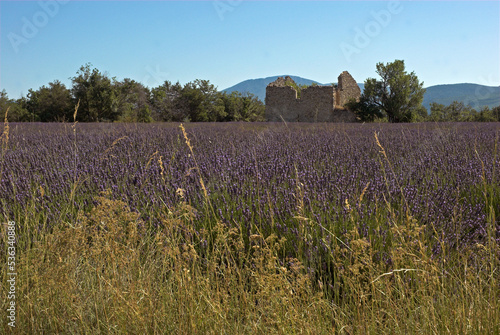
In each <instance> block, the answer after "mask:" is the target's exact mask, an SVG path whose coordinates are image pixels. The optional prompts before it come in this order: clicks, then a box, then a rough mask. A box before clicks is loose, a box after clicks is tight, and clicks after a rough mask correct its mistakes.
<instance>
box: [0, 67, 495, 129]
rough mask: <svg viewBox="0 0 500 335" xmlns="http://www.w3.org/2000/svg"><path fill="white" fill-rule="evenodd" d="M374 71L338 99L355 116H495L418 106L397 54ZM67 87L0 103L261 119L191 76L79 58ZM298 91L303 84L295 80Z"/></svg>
mask: <svg viewBox="0 0 500 335" xmlns="http://www.w3.org/2000/svg"><path fill="white" fill-rule="evenodd" d="M376 73H377V74H378V75H379V76H380V79H374V78H368V79H367V80H366V81H365V88H364V91H363V94H362V95H361V97H360V99H358V100H350V101H349V102H348V103H347V104H346V105H345V106H344V107H345V108H347V109H349V110H351V111H352V112H354V113H355V114H356V117H357V119H358V120H359V121H361V122H375V121H387V122H423V121H432V122H444V121H459V122H467V121H473V122H490V121H500V106H498V107H495V108H492V109H490V108H489V107H482V108H481V109H480V110H475V109H473V108H472V107H470V106H468V105H464V104H463V103H462V102H457V101H455V102H453V103H451V104H450V105H449V106H445V105H442V104H438V103H431V105H430V112H429V113H428V112H427V109H426V108H425V107H424V106H422V101H423V98H424V93H425V89H424V88H423V82H420V81H419V80H418V77H417V76H416V74H415V73H414V72H411V73H407V72H406V70H405V64H404V61H403V60H395V61H394V62H392V63H387V64H383V63H378V64H377V65H376ZM71 83H72V86H71V88H67V87H66V86H65V85H64V84H62V83H61V82H60V81H58V80H56V81H54V82H51V83H49V84H48V86H42V87H40V88H39V89H38V90H33V89H30V90H29V91H28V94H27V96H26V97H21V98H19V99H17V100H14V99H9V98H8V96H7V93H6V92H5V90H3V91H2V92H0V111H2V112H3V113H4V112H5V110H7V108H9V120H10V121H13V122H16V121H17V122H23V121H41V122H57V121H60V122H64V121H74V120H73V115H74V108H75V105H77V104H79V108H78V113H77V118H76V121H80V122H113V121H122V122H152V121H173V122H188V121H192V122H223V121H265V106H264V104H263V103H262V102H261V101H260V100H259V99H258V98H257V97H256V96H254V95H252V94H250V93H246V94H241V93H239V92H232V93H226V92H219V91H218V90H217V88H216V87H215V86H214V85H212V84H211V83H210V82H209V81H208V80H200V79H196V80H194V81H193V82H189V83H187V84H185V85H184V86H182V85H181V84H179V82H177V83H175V84H172V83H171V82H170V81H165V82H164V83H163V84H162V85H160V86H158V87H154V88H151V89H150V88H148V87H145V86H144V85H142V84H141V83H139V82H137V81H134V80H132V79H129V78H126V79H124V80H122V81H118V80H116V78H110V77H109V76H107V75H106V74H103V73H101V72H100V71H99V70H98V69H96V68H92V65H91V64H86V65H84V66H81V67H80V69H79V70H78V72H77V73H76V75H75V76H74V77H72V78H71ZM295 88H296V89H297V91H298V92H300V90H301V89H302V88H304V87H302V86H298V85H296V87H295Z"/></svg>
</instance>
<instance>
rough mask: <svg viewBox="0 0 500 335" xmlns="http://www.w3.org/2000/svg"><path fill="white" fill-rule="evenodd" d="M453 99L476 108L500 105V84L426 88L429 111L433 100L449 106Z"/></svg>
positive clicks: (426, 106)
mask: <svg viewBox="0 0 500 335" xmlns="http://www.w3.org/2000/svg"><path fill="white" fill-rule="evenodd" d="M453 101H461V102H463V103H464V104H465V105H470V106H471V107H472V108H474V109H476V110H478V109H480V108H481V107H483V106H488V107H490V108H492V107H496V106H499V105H500V86H484V85H478V84H451V85H436V86H430V87H427V89H426V92H425V95H424V102H423V105H424V107H425V108H427V110H428V111H429V109H430V104H431V102H437V103H439V104H443V105H445V106H447V105H449V104H451V103H452V102H453Z"/></svg>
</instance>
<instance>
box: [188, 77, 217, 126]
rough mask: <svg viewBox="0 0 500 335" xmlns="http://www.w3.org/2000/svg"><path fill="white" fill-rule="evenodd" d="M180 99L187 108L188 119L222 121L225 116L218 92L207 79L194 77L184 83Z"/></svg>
mask: <svg viewBox="0 0 500 335" xmlns="http://www.w3.org/2000/svg"><path fill="white" fill-rule="evenodd" d="M180 99H181V101H182V103H183V104H184V106H186V107H187V109H188V117H189V120H190V121H193V122H207V121H208V122H215V121H223V120H224V117H225V116H226V114H225V111H224V104H223V101H222V99H221V98H220V94H219V92H217V88H216V87H215V86H214V85H212V84H210V82H209V81H208V80H200V79H196V80H195V81H194V82H190V83H187V84H186V85H184V87H183V89H182V92H181V97H180Z"/></svg>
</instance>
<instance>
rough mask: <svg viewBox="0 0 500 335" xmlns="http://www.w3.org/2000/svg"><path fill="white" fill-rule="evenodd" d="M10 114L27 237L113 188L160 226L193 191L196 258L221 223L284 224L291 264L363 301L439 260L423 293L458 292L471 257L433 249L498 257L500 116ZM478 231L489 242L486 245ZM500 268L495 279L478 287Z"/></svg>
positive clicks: (276, 227) (12, 189)
mask: <svg viewBox="0 0 500 335" xmlns="http://www.w3.org/2000/svg"><path fill="white" fill-rule="evenodd" d="M8 127H9V128H8V131H7V133H5V132H4V136H3V142H2V159H1V161H0V163H1V166H0V178H1V183H0V206H1V207H0V213H1V215H2V217H3V218H4V220H9V221H14V222H16V224H17V225H18V227H19V228H18V234H19V235H20V236H22V237H23V238H20V242H19V246H18V247H19V248H21V249H26V250H27V249H30V248H31V247H30V245H31V244H32V243H35V242H36V240H38V239H43V236H45V235H46V234H50V233H51V232H52V231H54V230H56V228H57V227H62V226H69V227H73V226H74V224H75V222H78V220H80V219H78V218H81V215H82V213H89V212H90V211H91V210H92V209H93V208H96V206H99V203H100V202H102V198H99V196H100V195H102V194H106V196H107V197H109V198H110V199H113V200H117V201H122V202H123V203H125V204H127V205H128V206H129V208H130V211H131V212H133V213H138V219H137V220H138V221H137V222H140V225H143V226H146V227H147V228H148V229H149V230H148V231H155V230H158V231H160V230H162V229H166V228H165V218H166V217H172V215H173V214H172V213H178V209H179V204H181V203H182V204H185V207H183V208H189V210H188V212H189V213H185V214H182V215H180V216H179V218H181V219H179V220H181V221H180V222H182V224H180V228H179V229H180V231H181V233H180V234H181V235H179V236H183V237H182V240H183V241H188V242H185V243H184V242H183V243H184V244H186V245H190V248H191V246H192V247H193V248H194V249H193V250H195V251H193V252H195V254H196V255H197V256H196V257H194V258H193V260H194V259H198V257H201V258H202V259H203V257H206V258H207V259H208V258H209V257H211V256H210V255H212V254H214V252H213V250H215V249H216V247H214V245H215V244H216V240H217V239H216V238H215V237H213V235H212V237H213V238H210V236H211V235H210V234H211V233H210V232H212V231H213V232H217V234H221V232H220V229H221V225H222V227H225V229H227V231H229V232H234V231H237V232H239V234H240V235H241V239H242V243H243V244H244V246H243V247H242V248H243V249H244V250H247V252H248V253H249V254H251V253H252V252H254V251H255V250H256V249H255V247H256V240H258V238H259V236H260V237H262V238H266V237H268V236H276V238H280V239H281V240H280V241H282V247H280V250H279V252H278V254H279V257H278V262H279V264H280V266H283V267H284V268H283V269H285V268H293V267H294V265H293V264H292V263H293V262H297V261H299V262H300V264H303V265H304V271H305V273H306V274H307V276H308V278H311V279H312V281H311V283H312V285H313V286H314V287H316V289H318V290H320V291H323V292H324V293H325V294H326V297H328V299H331V300H330V301H333V302H334V303H336V304H339V305H340V306H342V304H347V305H349V306H353V311H359V307H356V306H358V305H357V304H358V303H360V302H363V303H366V302H367V301H369V300H366V299H368V298H366V297H372V298H371V299H372V300H371V301H372V303H373V301H376V299H375V297H376V294H379V293H377V292H382V291H381V290H382V289H383V287H386V286H380V287H375V284H374V283H376V284H377V285H378V284H380V285H389V284H387V283H382V280H381V279H380V278H382V277H383V278H386V277H385V276H389V275H391V276H395V274H396V273H399V272H398V271H403V270H404V274H405V276H406V277H401V278H403V282H404V283H406V284H405V285H409V286H410V287H411V285H416V284H412V283H416V282H419V281H420V280H424V279H421V278H420V277H418V276H416V275H415V276H413V275H411V274H408V275H406V272H407V271H410V270H412V271H417V270H418V271H422V272H423V273H427V274H429V275H428V277H425V283H424V282H422V283H421V284H422V285H423V286H419V285H416V286H415V287H416V291H415V292H418V293H419V294H422V288H423V287H431V286H429V285H430V284H426V283H427V281H428V280H429V281H430V280H431V279H432V278H440V279H436V280H438V281H439V283H440V284H439V283H438V284H436V285H437V286H435V287H438V288H439V287H444V284H443V283H444V279H443V278H448V277H449V278H453V283H452V284H450V285H451V286H450V288H449V290H450V291H453V290H455V291H456V290H457V287H459V289H460V287H461V286H460V280H465V282H466V281H467V280H468V279H467V278H468V277H465V278H466V279H459V280H458V281H457V282H458V283H459V284H458V285H459V286H455V283H454V282H455V281H456V280H455V279H457V278H462V277H461V276H462V275H460V274H459V272H460V271H462V270H463V269H462V270H457V272H456V273H455V272H453V271H455V270H456V269H460V266H462V265H460V266H459V267H455V268H449V269H448V270H446V271H450V273H448V272H446V271H445V270H443V269H445V268H444V267H443V269H441V268H440V269H439V270H436V269H437V267H436V265H434V264H442V265H443V266H444V264H450V263H453V257H454V256H453V255H457V256H456V257H455V259H457V261H456V262H460V264H462V263H463V262H464V260H465V262H466V263H464V264H466V265H464V266H465V267H464V268H465V269H468V266H469V264H470V265H472V266H473V267H474V266H476V268H477V269H479V270H478V271H483V270H481V269H483V268H484V264H485V263H484V262H483V261H481V257H486V256H488V257H498V256H500V255H498V253H497V251H498V245H500V224H499V222H498V218H499V217H500V186H499V181H500V172H499V171H500V170H499V167H500V155H499V153H500V152H499V151H500V146H499V144H500V143H499V140H500V126H499V124H497V123H490V124H474V123H463V124H462V123H445V124H407V125H400V124H286V123H276V124H272V123H254V124H246V123H231V124H194V123H193V124H187V125H185V133H184V132H183V128H180V127H179V126H178V125H177V124H133V125H130V124H79V123H77V124H9V125H8ZM99 199H101V200H99ZM186 206H187V207H186ZM109 211H110V212H112V211H113V209H112V208H110V210H109ZM104 215H105V216H106V215H107V214H104ZM112 215H113V213H110V217H111V216H112ZM182 217H189V219H186V220H184V219H182ZM99 220H100V219H99ZM110 220H111V219H110ZM176 220H177V219H176ZM176 222H177V221H176ZM188 225H189V227H188ZM232 229H236V230H232ZM207 231H208V232H209V234H208V235H207ZM214 234H215V233H214ZM176 236H177V235H176ZM2 243H5V241H3V242H2ZM266 243H267V242H266ZM280 243H281V242H280ZM492 245H496V246H497V247H491V248H490V247H488V246H492ZM478 246H479V247H481V248H489V249H488V250H489V252H488V253H480V252H479V253H476V251H474V250H479V249H478ZM211 248H212V249H211ZM3 249H4V248H3V247H2V250H3ZM243 249H242V250H243ZM210 250H212V251H210ZM252 250H254V251H252ZM459 255H462V256H463V255H467V256H466V257H465V258H460V257H462V256H459ZM485 255H486V256H485ZM492 255H493V256H492ZM224 257H225V258H224V261H222V262H223V263H224V262H229V261H228V260H227V259H230V257H229V258H228V256H227V255H226V256H224ZM457 257H458V258H457ZM459 258H460V259H459ZM458 259H459V260H458ZM291 260H295V261H291ZM217 262H219V261H217ZM217 262H216V263H217ZM435 262H436V263H435ZM440 262H441V263H440ZM446 262H447V263H446ZM488 262H489V264H490V265H491V269H490V270H491V273H492V275H491V276H490V275H487V276H486V277H485V278H493V277H494V276H495V275H494V274H495V273H496V272H497V271H498V269H497V268H496V265H494V264H498V259H495V260H494V261H493V258H491V259H489V260H488ZM206 264H209V262H208V261H207V263H206ZM217 264H219V265H218V266H220V262H219V263H217ZM228 264H229V263H228ZM235 264H239V265H237V266H240V265H241V266H243V265H244V264H246V263H241V264H240V263H237V262H236V263H235ZM372 264H375V265H372ZM457 264H458V263H457ZM474 264H475V265H474ZM420 265H421V266H422V269H418V267H420ZM245 266H247V265H245ZM252 266H254V265H252ZM405 266H413V267H414V268H413V269H404V268H402V267H405ZM446 266H448V265H446ZM202 267H205V268H206V269H205V270H203V271H208V265H203V266H202ZM228 267H229V265H228ZM193 269H194V268H193ZM252 269H253V267H252ZM453 269H455V270H453ZM193 271H194V270H193ZM200 271H202V270H200ZM203 271H202V272H203ZM252 271H253V270H252ZM273 271H274V270H273ZM387 271H389V272H387ZM433 271H435V273H436V276H435V277H432V276H431V275H430V274H431V273H434V272H433ZM466 271H468V270H466ZM383 272H387V273H383ZM443 273H448V274H447V275H444V277H443ZM450 274H454V275H453V276H451V275H450ZM401 275H402V276H403V273H402V274H401ZM466 275H467V274H466ZM252 276H253V275H252ZM426 276H427V275H426ZM228 278H230V277H228ZM352 278H354V279H352ZM419 278H420V279H419ZM429 278H430V279H429ZM226 280H227V279H226ZM432 280H434V279H432ZM489 280H490V279H484V280H483V279H481V282H480V284H478V288H477V290H478V292H479V291H481V290H484V287H489V285H490V283H489V282H488V281H489ZM370 282H371V283H370ZM368 283H370V284H368ZM494 283H496V281H495V282H494ZM390 285H395V284H394V283H393V284H390ZM482 285H485V286H482ZM447 287H448V286H447ZM447 290H448V288H447ZM465 291H467V288H466V290H465ZM469 291H470V289H469ZM469 291H467V292H469ZM252 292H253V291H252ZM363 292H364V293H363ZM366 292H371V293H366ZM394 292H400V291H398V290H396V291H394ZM403 292H404V291H403ZM443 292H444V291H443ZM446 292H448V291H446ZM498 293H499V292H498V291H497V290H494V291H493V294H494V295H493V298H492V299H493V300H492V301H494V300H495V298H494V296H495V295H497V294H498ZM398 294H399V293H398ZM398 294H396V295H394V296H393V298H394V299H395V300H394V301H397V300H398V299H399V298H397V296H398ZM405 294H406V293H403V294H402V296H405ZM426 294H427V293H425V294H423V295H422V296H421V297H422V299H424V297H426V296H427V295H426ZM429 294H430V295H433V294H435V293H429ZM443 294H444V293H443ZM464 294H465V293H464ZM467 294H468V293H467ZM489 294H490V295H491V293H489ZM384 296H385V295H384ZM464 296H465V295H464ZM381 297H382V296H381ZM438 298H439V297H437V298H436V296H434V298H433V299H434V301H436V300H435V299H438ZM252 299H253V298H252ZM381 299H385V298H383V297H382V298H381ZM391 301H393V300H391ZM392 303H393V302H391V304H392ZM450 304H453V302H451V301H450ZM471 304H473V302H471ZM373 306H375V305H373ZM447 306H448V305H447ZM374 308H375V307H374ZM377 308H378V307H377ZM384 308H385V307H384ZM412 308H413V307H412ZM467 308H468V307H467ZM467 308H465V307H464V308H463V310H464V315H465V314H466V311H467ZM379 309H380V310H381V311H383V310H382V309H381V308H379ZM353 313H355V312H353ZM384 313H385V312H384ZM495 316H496V314H495ZM363 317H364V316H363ZM454 318H455V317H454V316H450V320H453V319H454ZM484 318H485V319H484V320H488V318H489V316H488V315H486V314H485V315H484ZM346 320H349V317H346ZM478 327H479V328H477V329H481V327H483V326H482V325H481V323H479V326H478ZM30 329H31V328H30ZM457 329H462V328H457Z"/></svg>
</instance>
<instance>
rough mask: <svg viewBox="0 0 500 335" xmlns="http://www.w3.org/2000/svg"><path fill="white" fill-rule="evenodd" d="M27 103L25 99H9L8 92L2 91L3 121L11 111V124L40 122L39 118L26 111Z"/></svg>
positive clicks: (1, 107)
mask: <svg viewBox="0 0 500 335" xmlns="http://www.w3.org/2000/svg"><path fill="white" fill-rule="evenodd" d="M26 102H27V100H26V98H24V97H21V98H19V99H17V100H14V99H9V97H8V95H7V91H5V90H2V91H1V92H0V117H1V118H2V119H3V118H4V117H5V112H6V111H7V109H9V114H8V116H7V118H8V120H9V121H10V122H28V121H38V119H37V117H36V116H35V115H34V114H31V113H29V112H28V110H27V109H26V105H27V104H26Z"/></svg>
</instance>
